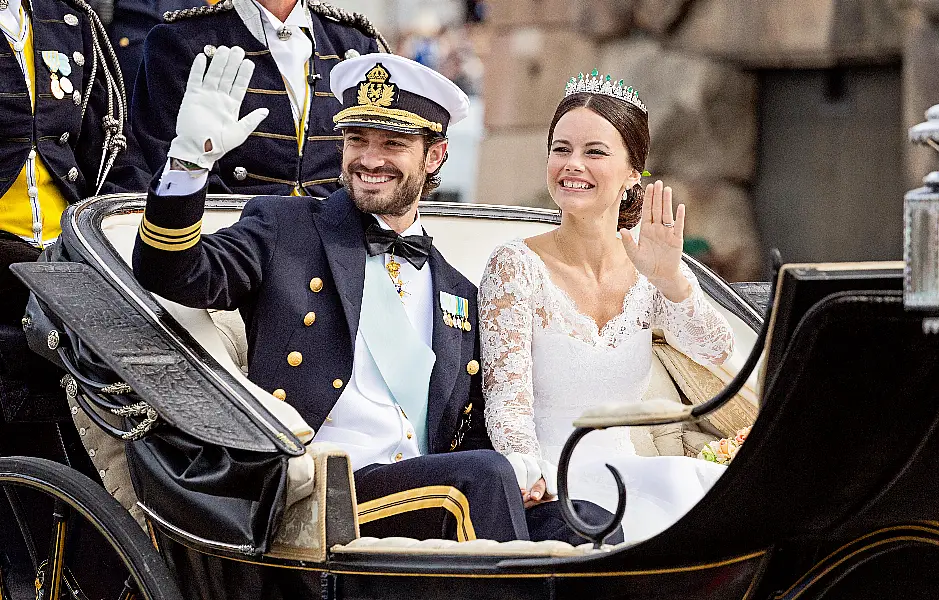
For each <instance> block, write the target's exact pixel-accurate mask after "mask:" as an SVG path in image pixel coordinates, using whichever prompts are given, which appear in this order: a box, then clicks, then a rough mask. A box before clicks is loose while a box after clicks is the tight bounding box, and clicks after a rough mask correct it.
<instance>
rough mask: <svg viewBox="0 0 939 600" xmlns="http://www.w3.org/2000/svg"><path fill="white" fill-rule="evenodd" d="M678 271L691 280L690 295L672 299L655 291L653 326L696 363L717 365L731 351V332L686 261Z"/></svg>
mask: <svg viewBox="0 0 939 600" xmlns="http://www.w3.org/2000/svg"><path fill="white" fill-rule="evenodd" d="M681 272H682V274H684V276H685V277H687V278H688V281H689V282H691V290H692V291H691V296H689V297H688V298H686V299H685V300H683V301H682V302H672V301H670V300H669V299H668V298H666V297H665V296H663V295H662V294H660V293H659V292H658V291H656V293H655V300H654V307H653V316H652V327H653V328H655V329H662V330H664V331H665V339H666V340H668V343H669V344H671V345H672V346H675V347H676V348H678V349H679V350H681V351H682V352H684V353H685V354H687V355H688V356H689V357H691V358H692V359H693V360H694V361H695V362H697V363H700V364H702V365H706V364H711V365H720V364H722V363H723V362H724V361H725V360H727V357H729V356H730V355H731V353H732V352H733V350H734V332H733V330H732V329H731V328H730V324H729V323H728V322H727V319H725V318H724V315H722V314H720V313H719V312H717V311H716V310H715V309H714V307H713V306H711V303H710V302H708V300H707V298H706V297H705V295H704V292H703V291H701V286H700V284H698V278H697V277H695V276H694V273H692V272H691V269H689V268H688V266H687V265H685V263H682V264H681Z"/></svg>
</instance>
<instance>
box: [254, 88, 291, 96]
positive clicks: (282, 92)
mask: <svg viewBox="0 0 939 600" xmlns="http://www.w3.org/2000/svg"><path fill="white" fill-rule="evenodd" d="M248 93H251V94H266V95H268V96H286V95H287V90H265V89H261V88H248Z"/></svg>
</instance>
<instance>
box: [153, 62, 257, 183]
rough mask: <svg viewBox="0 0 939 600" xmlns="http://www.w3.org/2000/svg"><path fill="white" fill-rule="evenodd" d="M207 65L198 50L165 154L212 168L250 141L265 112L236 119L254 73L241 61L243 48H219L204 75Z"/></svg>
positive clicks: (252, 65)
mask: <svg viewBox="0 0 939 600" xmlns="http://www.w3.org/2000/svg"><path fill="white" fill-rule="evenodd" d="M207 61H208V58H206V56H205V54H203V53H201V52H200V53H199V54H198V55H196V59H195V60H194V61H193V62H192V69H191V70H190V71H189V81H188V82H187V84H186V93H185V94H184V95H183V101H182V104H181V105H180V107H179V115H178V116H177V117H176V137H175V138H173V141H172V143H170V150H169V153H168V155H169V157H170V158H171V159H177V160H180V161H184V162H189V163H195V164H196V165H199V166H200V167H202V168H205V169H211V168H212V165H214V164H215V161H217V160H218V159H220V158H221V157H222V156H224V155H225V153H227V152H228V151H229V150H231V149H233V148H236V147H238V146H240V145H241V144H242V143H244V141H245V140H246V139H248V136H249V135H251V132H252V131H254V130H255V129H257V126H258V125H260V123H261V121H263V120H264V119H265V118H266V117H267V114H268V110H267V109H266V108H259V109H257V110H255V111H252V112H251V113H250V114H248V115H245V116H244V117H243V118H242V119H240V120H239V119H238V113H239V112H240V111H241V101H242V100H243V99H244V97H245V92H246V91H247V89H248V84H249V83H250V81H251V76H252V75H253V74H254V63H253V62H251V61H250V60H246V59H245V51H244V50H242V49H241V48H239V47H237V46H235V47H233V48H227V47H225V46H220V47H219V48H218V49H217V50H216V51H215V54H214V56H213V57H212V63H211V64H210V65H209V69H208V71H206V68H205V65H206V62H207Z"/></svg>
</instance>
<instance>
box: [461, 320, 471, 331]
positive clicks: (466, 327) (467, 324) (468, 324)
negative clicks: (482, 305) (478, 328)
mask: <svg viewBox="0 0 939 600" xmlns="http://www.w3.org/2000/svg"><path fill="white" fill-rule="evenodd" d="M472 328H473V326H472V325H470V323H469V321H463V331H469V330H470V329H472Z"/></svg>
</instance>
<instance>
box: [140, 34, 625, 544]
mask: <svg viewBox="0 0 939 600" xmlns="http://www.w3.org/2000/svg"><path fill="white" fill-rule="evenodd" d="M242 57H243V53H242V51H241V50H240V49H238V48H236V49H232V50H229V49H228V48H219V49H217V50H216V52H215V56H214V58H213V59H212V61H211V64H210V65H209V68H208V71H207V72H206V73H205V75H204V77H203V71H204V66H205V57H204V56H201V55H200V56H199V57H197V58H196V61H195V62H194V65H193V70H192V72H191V74H190V78H189V84H188V86H187V90H186V96H185V98H184V100H183V103H182V108H181V109H180V113H179V117H178V121H177V123H176V131H177V137H176V138H175V139H174V140H173V143H172V144H171V146H170V150H169V156H170V164H169V165H167V169H166V170H165V171H164V174H163V176H162V177H160V178H158V179H157V180H155V183H154V186H153V187H152V188H151V193H150V196H149V198H148V200H147V207H146V211H145V214H144V218H143V221H142V223H141V226H140V230H139V234H138V238H137V242H136V246H135V250H134V260H133V265H134V273H135V274H136V276H137V278H138V279H139V281H140V282H141V283H142V284H143V285H144V286H145V287H146V288H148V289H150V290H152V291H154V292H156V293H157V294H160V295H161V296H164V297H166V298H169V299H171V300H173V301H175V302H179V303H181V304H184V305H187V306H192V307H201V308H217V309H226V310H231V309H235V308H238V309H240V310H241V314H242V315H243V316H244V318H245V321H246V325H247V333H248V344H249V353H248V357H249V363H250V370H249V377H250V378H251V379H252V380H253V381H255V382H256V383H257V384H258V385H260V386H261V387H262V388H264V389H267V390H268V391H270V392H271V393H272V394H273V395H274V396H275V397H277V398H280V399H281V400H284V401H286V402H289V403H290V404H291V405H293V406H294V407H295V408H296V409H297V411H298V412H299V413H300V414H301V415H302V416H303V418H304V419H305V420H306V421H307V422H308V423H309V424H310V425H312V426H313V428H314V429H315V430H316V431H317V433H316V436H315V439H316V440H318V441H328V442H331V443H333V444H336V445H338V446H340V447H341V448H343V449H344V450H346V451H347V452H348V454H349V456H350V459H351V462H352V466H353V469H354V472H355V485H356V496H357V499H358V502H359V521H360V525H361V530H362V533H363V535H369V536H379V537H384V536H392V535H405V536H411V537H416V538H437V537H451V538H454V539H457V540H471V539H475V538H477V537H479V538H487V539H494V540H499V541H507V540H514V539H523V540H525V539H533V540H543V539H560V540H563V541H568V542H570V543H575V544H576V543H580V542H582V541H583V540H581V539H580V538H579V537H578V536H577V535H576V534H575V533H574V532H573V531H572V530H570V529H569V528H568V527H567V526H566V525H565V524H564V523H563V520H562V518H561V516H560V511H559V510H558V503H557V502H548V503H542V504H539V505H537V506H534V507H532V508H530V509H528V510H527V511H526V509H525V508H524V506H523V502H522V495H521V493H520V491H519V484H518V481H517V480H516V476H515V472H514V470H513V469H512V467H511V465H510V464H509V462H508V461H507V459H506V458H505V457H503V456H501V455H500V454H498V453H496V452H495V451H493V450H492V449H491V445H490V443H489V440H488V437H487V435H486V432H485V427H484V424H483V410H482V409H483V399H482V394H481V376H480V374H479V370H480V369H479V336H478V327H477V323H476V287H475V286H474V285H473V284H472V283H470V282H469V281H468V280H467V279H466V278H465V277H463V275H461V274H460V273H459V272H458V271H456V270H455V269H454V268H453V267H451V266H450V265H449V264H448V263H447V262H446V260H444V258H443V256H441V254H440V253H439V252H438V251H437V250H436V249H435V248H434V247H433V245H432V240H431V238H430V237H428V236H427V235H426V233H425V232H424V230H423V227H422V226H421V219H420V214H419V212H418V200H419V199H420V198H421V197H422V196H423V195H425V194H426V193H427V192H428V191H429V189H432V188H433V186H434V185H435V184H436V183H437V179H436V175H437V173H438V171H439V169H440V167H441V166H442V165H443V162H444V160H445V159H446V153H447V139H446V134H447V127H448V125H449V124H450V123H454V122H456V121H458V120H460V119H462V118H464V117H465V116H466V114H467V112H468V107H469V102H468V100H467V98H466V95H465V94H463V92H461V91H460V90H459V88H458V87H457V86H456V85H454V84H453V83H452V82H451V81H449V80H448V79H446V78H445V77H443V76H442V75H440V74H438V73H436V72H434V71H432V70H430V69H428V68H426V67H424V66H422V65H420V64H418V63H416V62H413V61H411V60H408V59H406V58H402V57H399V56H394V55H390V54H372V55H366V56H361V57H358V58H353V59H350V60H347V61H344V62H342V63H340V64H339V65H337V66H336V67H335V68H334V69H333V79H332V84H331V85H332V90H333V92H334V93H335V95H336V97H337V98H340V99H341V100H342V104H343V106H344V107H345V108H344V109H343V110H342V111H340V112H339V113H338V114H337V115H336V116H335V117H334V120H335V122H336V124H337V127H338V128H339V129H340V130H341V131H342V136H343V153H342V174H343V179H344V182H345V183H344V186H345V187H344V189H341V190H339V191H337V192H335V193H333V194H332V195H330V196H329V198H327V199H326V200H325V201H323V202H321V201H316V200H312V199H310V198H270V197H258V198H254V199H252V200H251V201H250V202H248V204H247V205H246V206H245V209H244V212H243V213H242V218H241V220H240V221H239V222H238V223H236V224H235V225H233V226H231V227H229V228H227V229H223V230H221V231H219V232H217V233H215V234H211V235H200V220H201V218H202V214H203V208H204V200H205V193H206V180H207V177H208V172H209V171H210V170H211V168H212V166H213V164H214V162H215V161H217V160H218V159H219V158H221V157H222V156H223V155H224V153H225V152H226V151H228V150H230V149H232V148H234V147H236V146H237V145H238V144H239V143H241V141H242V140H244V139H246V138H247V137H248V135H249V133H250V131H252V130H253V128H254V127H256V126H257V124H258V123H261V122H262V120H263V119H264V115H265V110H264V109H258V110H256V111H253V112H251V113H249V114H247V115H246V116H245V117H243V118H242V119H241V120H240V121H239V120H238V115H239V114H240V112H239V107H238V105H239V104H240V102H239V101H240V98H241V96H242V95H243V94H244V87H246V86H247V82H248V81H249V80H250V76H251V69H252V67H251V65H250V62H249V61H244V62H242ZM216 107H218V108H216ZM578 510H579V511H580V512H581V514H582V515H583V516H584V518H585V519H586V520H588V521H593V522H594V523H598V522H600V521H603V522H605V521H606V520H608V519H609V518H610V515H609V514H608V513H606V512H605V511H603V510H602V509H600V508H599V507H597V506H595V505H592V504H589V503H580V504H579V507H578ZM619 536H620V539H622V537H621V536H622V534H621V533H620V534H619ZM614 541H615V540H614Z"/></svg>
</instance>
